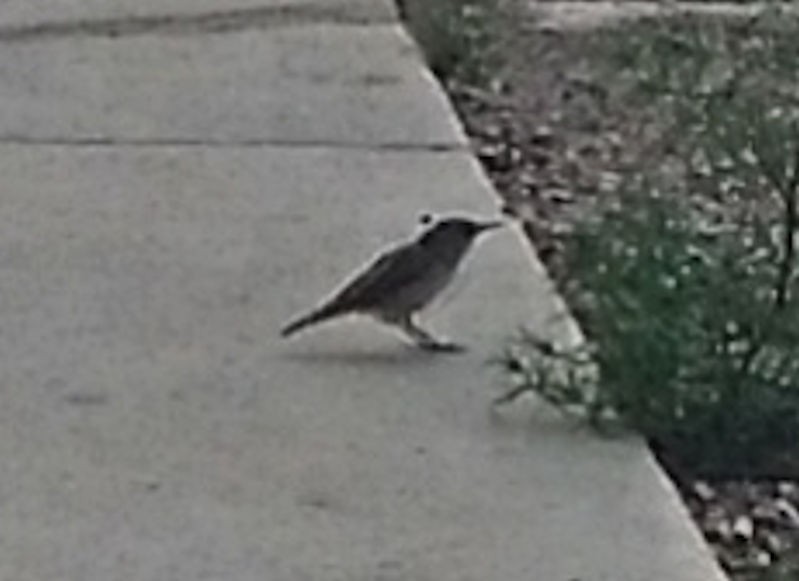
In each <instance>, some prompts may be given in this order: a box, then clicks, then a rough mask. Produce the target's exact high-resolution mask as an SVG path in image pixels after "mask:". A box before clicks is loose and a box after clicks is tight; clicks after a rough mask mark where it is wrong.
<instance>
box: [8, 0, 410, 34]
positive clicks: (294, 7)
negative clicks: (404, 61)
mask: <svg viewBox="0 0 799 581" xmlns="http://www.w3.org/2000/svg"><path fill="white" fill-rule="evenodd" d="M394 23H396V20H395V19H394V18H393V17H392V16H391V15H389V14H385V15H379V14H378V15H376V14H375V13H374V8H370V6H369V4H368V3H366V2H358V1H357V0H356V1H354V2H351V3H346V4H341V5H337V6H325V5H320V4H290V5H284V6H260V7H255V8H238V9H234V10H225V11H216V12H203V13H199V14H157V15H141V16H125V17H119V18H107V19H100V20H90V19H86V20H71V21H51V22H39V23H35V24H19V25H0V43H22V42H37V41H47V40H59V39H67V38H85V37H98V38H118V37H126V36H143V35H160V36H173V35H174V36H178V35H197V34H223V33H230V32H239V31H243V30H258V29H267V28H279V27H288V26H302V25H313V24H334V25H352V26H367V25H374V24H394Z"/></svg>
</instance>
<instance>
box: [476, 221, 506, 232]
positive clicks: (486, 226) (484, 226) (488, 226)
mask: <svg viewBox="0 0 799 581" xmlns="http://www.w3.org/2000/svg"><path fill="white" fill-rule="evenodd" d="M503 225H504V222H500V221H499V220H493V221H491V222H482V223H481V224H478V225H477V232H478V234H479V233H480V232H487V231H489V230H494V229H495V228H499V227H500V226H503Z"/></svg>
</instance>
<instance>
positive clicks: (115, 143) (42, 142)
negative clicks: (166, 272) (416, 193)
mask: <svg viewBox="0 0 799 581" xmlns="http://www.w3.org/2000/svg"><path fill="white" fill-rule="evenodd" d="M6 145H12V146H34V147H37V146H38V147H48V146H50V147H81V148H92V147H97V148H104V147H120V148H123V147H130V148H170V147H174V148H194V147H198V148H209V149H225V148H230V149H249V148H252V149H256V148H267V147H274V148H286V149H304V148H307V149H343V150H352V151H398V152H402V151H408V152H415V151H416V152H428V153H449V152H469V151H471V149H470V146H469V144H467V143H458V142H456V141H437V142H436V141H434V142H429V143H412V142H404V141H385V142H377V143H370V142H366V141H363V142H357V141H336V140H332V139H330V140H325V139H199V138H198V139H194V138H164V139H124V138H114V137H29V136H20V135H0V146H6Z"/></svg>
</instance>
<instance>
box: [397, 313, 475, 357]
mask: <svg viewBox="0 0 799 581" xmlns="http://www.w3.org/2000/svg"><path fill="white" fill-rule="evenodd" d="M397 324H398V325H399V327H400V329H402V330H403V331H404V332H405V333H406V334H407V335H408V337H410V338H411V339H413V341H414V342H415V343H416V344H417V345H418V346H419V347H421V348H422V349H426V350H428V351H439V352H443V353H458V352H461V351H465V350H466V348H465V347H464V346H463V345H458V344H457V343H451V342H449V341H442V340H440V339H436V338H435V337H434V336H433V335H431V334H430V333H429V332H427V331H425V330H424V329H422V328H421V327H420V326H419V325H417V324H416V323H415V322H414V321H413V317H412V316H411V315H406V316H403V317H402V318H401V319H400V320H399V321H397Z"/></svg>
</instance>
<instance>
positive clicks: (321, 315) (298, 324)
mask: <svg viewBox="0 0 799 581" xmlns="http://www.w3.org/2000/svg"><path fill="white" fill-rule="evenodd" d="M340 314H342V313H341V311H340V309H338V308H336V307H335V306H334V305H325V306H322V307H320V308H318V309H314V310H313V311H311V312H310V313H307V314H305V315H303V316H301V317H299V318H297V319H294V320H293V321H291V322H289V323H288V324H287V325H286V326H285V327H283V328H282V329H281V330H280V336H281V337H290V336H292V335H294V334H295V333H299V332H300V331H302V330H303V329H305V328H306V327H310V326H311V325H317V324H319V323H322V322H324V321H327V320H328V319H332V318H333V317H337V316H339V315H340Z"/></svg>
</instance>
